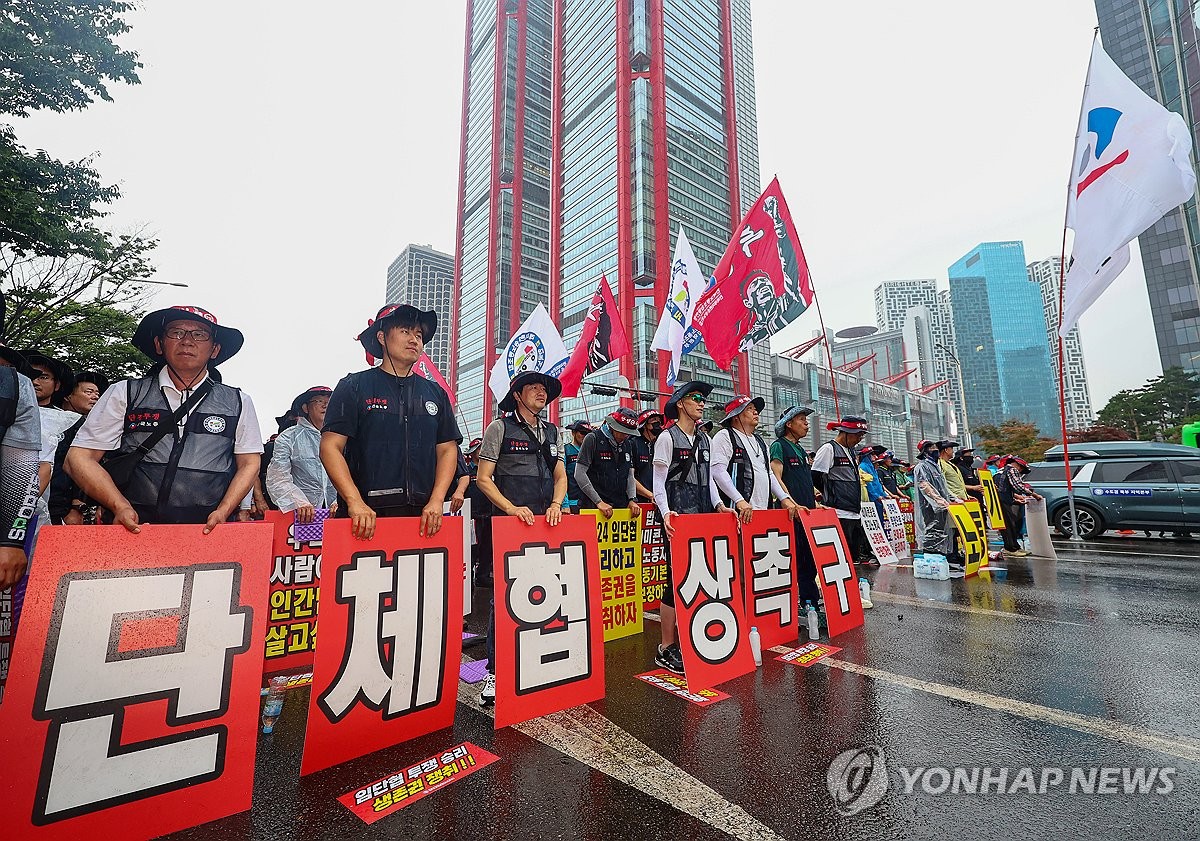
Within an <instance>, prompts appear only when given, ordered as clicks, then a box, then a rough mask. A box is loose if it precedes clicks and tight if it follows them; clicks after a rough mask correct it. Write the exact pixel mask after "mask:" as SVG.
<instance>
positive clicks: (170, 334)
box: [163, 327, 213, 345]
mask: <svg viewBox="0 0 1200 841" xmlns="http://www.w3.org/2000/svg"><path fill="white" fill-rule="evenodd" d="M163 335H164V336H166V337H167V338H168V339H170V340H171V341H174V342H182V341H183V340H184V339H185V338H187V339H191V340H192V341H193V342H195V343H196V344H198V345H203V344H206V343H208V342H211V341H212V340H213V337H212V333H209V332H208V331H207V330H181V329H179V328H178V327H176V328H174V329H172V330H167V331H166V332H164V333H163Z"/></svg>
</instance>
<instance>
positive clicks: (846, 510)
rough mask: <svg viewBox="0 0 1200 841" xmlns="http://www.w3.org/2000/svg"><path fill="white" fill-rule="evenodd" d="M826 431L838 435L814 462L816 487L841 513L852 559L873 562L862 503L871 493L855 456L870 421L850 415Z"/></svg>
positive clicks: (823, 448)
mask: <svg viewBox="0 0 1200 841" xmlns="http://www.w3.org/2000/svg"><path fill="white" fill-rule="evenodd" d="M825 428H826V429H828V430H830V431H834V432H837V436H836V437H835V438H834V439H833V440H832V441H827V442H826V443H825V444H823V445H821V448H820V449H819V450H817V455H816V457H815V458H814V459H813V463H812V473H813V484H815V485H816V487H817V490H819V491H820V492H821V502H822V503H824V504H825V505H827V506H829V507H830V508H832V509H834V510H835V511H836V512H837V517H838V521H839V522H840V523H841V525H842V534H844V535H845V537H846V548H847V549H848V550H849V552H850V557H851V559H852V560H853V561H854V562H855V563H861V564H866V563H870V562H872V561H873V560H874V555H873V554H872V552H871V544H870V543H869V542H868V541H867V536H866V533H865V532H863V528H862V504H863V503H864V502H866V501H867V491H866V487H865V486H864V484H863V480H862V475H861V473H860V471H859V469H858V456H857V455H855V450H856V449H857V448H858V445H859V443H860V442H861V441H862V440H863V438H865V437H866V435H867V421H866V418H860V417H855V416H854V415H847V416H846V417H844V418H842V419H841V420H840V421H834V422H832V423H828V424H826V425H825Z"/></svg>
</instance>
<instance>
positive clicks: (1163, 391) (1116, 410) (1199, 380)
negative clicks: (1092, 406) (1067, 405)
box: [1097, 367, 1200, 441]
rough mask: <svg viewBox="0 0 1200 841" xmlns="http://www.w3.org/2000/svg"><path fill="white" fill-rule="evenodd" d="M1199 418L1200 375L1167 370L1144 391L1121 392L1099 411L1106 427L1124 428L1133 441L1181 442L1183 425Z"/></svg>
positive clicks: (1150, 380) (1150, 381) (1148, 383)
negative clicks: (1159, 440) (1157, 439)
mask: <svg viewBox="0 0 1200 841" xmlns="http://www.w3.org/2000/svg"><path fill="white" fill-rule="evenodd" d="M1198 417H1200V374H1195V373H1191V372H1188V371H1184V370H1183V369H1182V368H1178V367H1176V368H1168V369H1167V370H1166V371H1163V373H1162V376H1160V377H1154V378H1153V379H1149V380H1147V381H1146V383H1145V384H1144V385H1143V386H1142V387H1141V388H1135V389H1126V390H1124V391H1119V392H1117V393H1116V394H1114V395H1113V396H1112V398H1111V399H1110V400H1109V401H1108V403H1107V404H1105V406H1104V408H1103V409H1101V410H1100V411H1099V413H1098V414H1097V418H1098V420H1099V422H1100V423H1102V424H1104V425H1106V426H1115V427H1118V428H1120V429H1124V430H1125V431H1126V432H1128V433H1129V434H1130V435H1132V436H1133V437H1134V438H1137V439H1139V440H1142V441H1151V440H1154V439H1156V438H1158V437H1160V436H1161V437H1162V438H1164V439H1167V440H1174V441H1178V440H1179V429H1180V427H1182V426H1183V424H1185V423H1188V422H1190V421H1192V420H1195V419H1196V418H1198Z"/></svg>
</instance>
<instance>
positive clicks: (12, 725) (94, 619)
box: [0, 523, 271, 841]
mask: <svg viewBox="0 0 1200 841" xmlns="http://www.w3.org/2000/svg"><path fill="white" fill-rule="evenodd" d="M203 528H204V527H203V526H199V525H188V526H156V525H145V526H142V529H141V532H140V533H139V534H130V533H129V532H126V531H125V530H124V529H123V528H120V527H118V526H47V527H46V528H43V529H42V532H41V534H40V536H39V538H38V548H37V562H36V563H35V564H33V566H32V567H31V570H30V578H29V586H28V589H27V592H26V596H25V607H24V613H23V616H22V622H21V639H20V644H19V646H18V648H17V655H18V656H17V657H15V658H14V660H13V665H12V669H11V670H10V673H9V682H8V687H7V692H6V694H5V698H4V703H3V705H0V756H3V757H4V761H3V762H4V773H3V775H0V813H2V814H3V821H4V831H3V833H2V834H3V837H4V838H6V839H12V840H13V841H18V840H20V841H23V840H24V839H35V840H36V841H43V839H64V841H66V840H67V839H70V840H71V841H74V839H79V838H122V839H148V838H155V837H157V836H159V835H164V834H166V833H169V832H175V831H178V830H181V829H187V828H188V827H192V826H197V825H199V824H202V823H207V822H208V821H213V820H217V819H218V818H223V817H226V816H228V815H232V814H236V813H237V812H243V811H245V810H247V809H249V808H250V800H251V794H252V791H253V785H254V751H255V744H256V740H257V736H258V722H259V685H260V682H261V678H262V656H263V638H264V634H265V630H266V628H265V626H266V613H267V579H268V575H269V572H270V569H269V564H270V557H271V556H270V552H271V528H270V526H267V525H264V524H257V523H256V524H249V525H239V526H233V525H229V526H221V527H219V528H217V529H216V530H215V531H213V532H212V534H208V535H206V534H204V533H203Z"/></svg>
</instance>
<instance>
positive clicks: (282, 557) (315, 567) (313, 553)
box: [263, 511, 322, 674]
mask: <svg viewBox="0 0 1200 841" xmlns="http://www.w3.org/2000/svg"><path fill="white" fill-rule="evenodd" d="M265 519H266V521H267V522H268V523H270V524H271V526H272V527H273V528H274V529H275V532H274V536H273V543H272V553H273V556H274V561H273V563H272V566H271V604H270V609H269V612H268V614H267V644H266V648H265V649H264V651H263V672H264V673H266V674H277V673H280V672H299V671H304V670H307V669H311V668H312V665H313V652H315V651H316V649H317V604H318V601H319V597H320V587H321V548H322V547H321V541H320V540H316V541H302V540H298V539H296V535H295V529H296V515H295V514H294V513H284V512H283V511H268V512H267V513H266V517H265Z"/></svg>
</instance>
